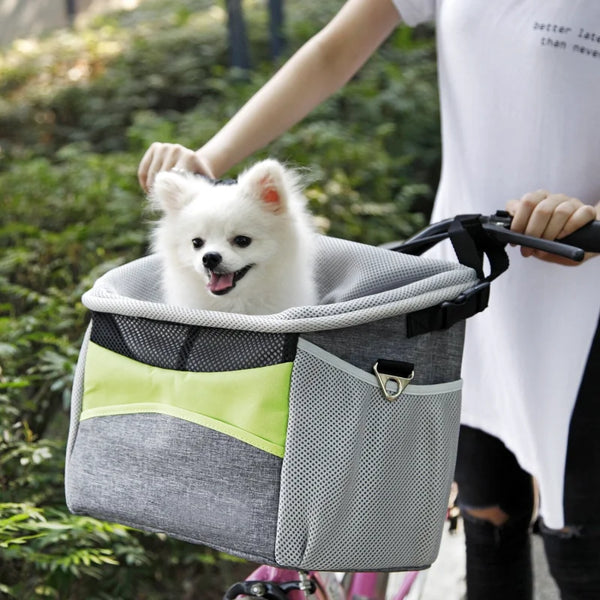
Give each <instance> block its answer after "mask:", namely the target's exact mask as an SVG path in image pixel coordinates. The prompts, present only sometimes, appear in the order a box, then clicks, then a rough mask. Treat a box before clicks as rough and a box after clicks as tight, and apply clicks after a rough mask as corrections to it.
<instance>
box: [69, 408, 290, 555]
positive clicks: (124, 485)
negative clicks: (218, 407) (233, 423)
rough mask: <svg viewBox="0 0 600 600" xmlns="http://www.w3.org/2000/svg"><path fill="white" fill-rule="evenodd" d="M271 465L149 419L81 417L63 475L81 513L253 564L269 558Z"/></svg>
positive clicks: (204, 432) (212, 436)
mask: <svg viewBox="0 0 600 600" xmlns="http://www.w3.org/2000/svg"><path fill="white" fill-rule="evenodd" d="M280 470H281V459H280V458H278V457H276V456H273V455H271V454H267V453H266V452H261V451H260V450H258V449H256V448H254V447H253V446H249V445H248V444H244V443H243V442H240V441H238V440H236V439H233V438H231V437H229V436H226V435H223V434H220V433H218V432H215V431H212V430H210V429H206V428H204V427H201V426H199V425H195V424H193V423H189V422H187V421H182V420H181V419H176V418H173V417H169V416H165V415H157V414H136V415H119V416H114V417H97V418H93V419H86V420H84V421H81V423H80V424H79V430H78V433H77V438H76V440H75V444H74V447H73V451H72V453H71V456H70V464H69V471H68V476H67V478H66V497H67V503H68V506H69V509H70V510H71V511H72V512H74V513H79V514H89V515H93V516H95V517H97V518H101V519H105V520H107V521H116V522H119V523H123V524H125V525H130V526H132V527H136V528H140V529H146V530H149V531H163V532H166V533H168V534H169V535H171V536H173V537H177V538H180V539H184V540H187V541H190V542H194V543H197V544H209V545H210V546H212V547H214V548H218V549H221V550H224V551H226V552H231V553H235V554H237V555H240V556H243V557H245V558H249V559H251V560H255V561H259V562H267V563H272V562H273V561H274V546H275V529H276V517H277V506H278V493H279V476H280Z"/></svg>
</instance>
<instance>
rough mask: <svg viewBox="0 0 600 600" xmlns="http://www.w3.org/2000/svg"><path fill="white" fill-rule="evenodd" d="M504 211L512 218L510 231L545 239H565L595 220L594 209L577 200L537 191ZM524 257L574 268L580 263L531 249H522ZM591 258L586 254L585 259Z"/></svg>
mask: <svg viewBox="0 0 600 600" xmlns="http://www.w3.org/2000/svg"><path fill="white" fill-rule="evenodd" d="M506 209H507V211H508V212H509V213H510V214H511V215H512V216H513V221H512V225H511V227H510V228H511V230H512V231H516V232H517V233H524V234H526V235H532V236H535V237H540V238H544V239H546V240H556V239H561V238H563V237H566V236H567V235H569V234H571V233H573V232H574V231H576V230H577V229H579V228H580V227H583V226H584V225H586V224H587V223H589V222H590V221H593V220H594V219H597V218H598V216H597V214H596V208H594V207H593V206H591V205H589V204H584V203H583V202H581V200H578V199H577V198H572V197H570V196H566V195H565V194H551V193H550V192H548V191H546V190H538V191H537V192H532V193H529V194H525V195H524V196H523V197H522V198H521V199H520V200H510V201H509V202H508V203H507V205H506ZM521 254H522V255H523V256H525V257H528V256H534V257H536V258H539V259H541V260H545V261H548V262H554V263H558V264H562V265H568V266H574V265H578V264H580V263H578V262H575V261H572V260H569V259H567V258H562V257H560V256H556V255H555V254H551V253H549V252H543V251H542V250H535V249H533V248H526V247H525V246H522V247H521ZM590 256H592V253H589V252H588V253H586V256H585V258H584V260H586V259H587V258H589V257H590Z"/></svg>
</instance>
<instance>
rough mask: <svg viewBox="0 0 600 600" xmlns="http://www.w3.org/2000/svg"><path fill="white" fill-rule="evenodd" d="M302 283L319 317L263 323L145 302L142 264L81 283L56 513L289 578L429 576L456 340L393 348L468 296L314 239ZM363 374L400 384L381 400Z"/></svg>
mask: <svg viewBox="0 0 600 600" xmlns="http://www.w3.org/2000/svg"><path fill="white" fill-rule="evenodd" d="M316 264H317V269H316V270H317V282H318V287H319V294H320V302H321V303H320V304H319V305H316V306H303V307H296V308H291V309H289V310H286V311H284V312H281V313H279V314H275V315H262V316H250V315H240V314H230V313H219V312H210V311H201V310H192V309H186V308H181V307H176V306H170V305H167V304H165V303H163V302H162V299H161V292H160V287H159V283H158V281H159V277H158V276H157V275H158V273H159V270H160V263H159V259H158V257H157V256H154V255H152V256H147V257H144V258H141V259H139V260H137V261H134V262H132V263H128V264H126V265H124V266H121V267H118V268H116V269H114V270H112V271H110V272H108V273H107V274H105V275H104V276H102V277H101V278H100V279H98V280H97V282H96V283H95V284H94V286H93V288H92V289H91V290H90V291H88V292H86V293H85V294H84V296H83V302H84V304H85V306H86V307H87V308H88V309H89V310H90V311H91V315H92V319H91V323H90V326H89V328H88V331H87V333H86V336H85V338H84V342H83V345H82V348H81V354H80V358H79V362H78V366H77V371H76V376H75V383H74V387H73V395H72V408H71V426H70V432H69V443H68V448H67V463H66V464H67V466H66V497H67V504H68V506H69V508H70V510H71V511H72V512H74V513H76V514H86V515H92V516H94V517H97V518H101V519H104V520H108V521H114V522H119V523H122V524H125V525H129V526H133V527H135V528H139V529H143V530H147V531H156V532H164V533H166V534H168V535H170V536H173V537H176V538H180V539H183V540H187V541H190V542H194V543H198V544H203V545H207V546H211V547H213V548H216V549H219V550H222V551H225V552H228V553H231V554H234V555H237V556H241V557H244V558H248V559H250V560H253V561H257V562H261V563H266V564H271V565H280V566H285V567H291V568H302V569H318V570H347V571H350V570H403V569H420V568H425V567H427V566H429V565H430V564H431V563H432V562H433V560H434V559H435V557H436V556H437V553H438V549H439V543H440V539H441V532H442V527H443V523H444V519H445V514H446V509H447V501H448V496H449V490H450V485H451V482H452V476H453V469H454V461H455V455H456V444H457V438H458V428H459V413H460V390H461V382H460V361H461V355H462V342H463V331H464V327H463V323H462V322H459V323H457V324H456V325H454V326H452V327H451V328H449V329H446V330H442V331H434V332H431V333H425V334H422V335H418V336H416V337H411V338H408V337H407V335H406V318H407V316H408V315H410V314H414V313H415V312H417V311H421V310H423V309H426V308H427V307H431V306H436V305H439V304H440V303H442V302H445V301H448V300H452V299H454V298H456V297H457V296H458V295H459V294H461V293H462V292H463V291H465V290H466V289H468V288H470V287H472V286H473V285H474V284H475V283H476V282H477V277H476V275H475V273H474V271H473V270H472V269H469V268H467V267H464V266H462V265H460V264H454V263H446V262H441V261H434V260H428V259H424V258H420V257H413V256H406V255H403V254H398V253H395V252H392V251H389V250H385V249H382V248H376V247H372V246H367V245H362V244H357V243H353V242H348V241H343V240H338V239H334V238H328V237H321V236H320V237H319V238H318V252H317V263H316ZM378 362H379V363H380V364H383V363H385V364H392V365H395V364H402V365H403V364H404V363H410V364H411V365H414V378H413V379H412V381H410V383H409V384H408V385H407V386H406V387H405V388H404V391H402V393H400V392H399V389H398V387H401V385H404V383H406V381H405V379H402V378H401V379H398V378H396V377H395V376H390V379H389V380H388V379H386V378H387V374H386V373H384V374H383V377H382V380H381V382H380V380H379V379H378V377H377V376H376V375H375V374H374V372H373V367H374V365H375V364H376V363H378ZM398 381H400V383H401V385H399V384H398ZM390 386H391V388H394V389H390ZM394 386H397V387H394ZM390 395H395V396H397V398H395V399H392V400H390V399H388V397H389V396H390Z"/></svg>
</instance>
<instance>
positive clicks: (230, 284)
mask: <svg viewBox="0 0 600 600" xmlns="http://www.w3.org/2000/svg"><path fill="white" fill-rule="evenodd" d="M251 268H252V265H247V266H245V267H244V268H243V269H240V270H239V271H234V272H232V273H220V272H218V271H211V270H210V269H207V271H208V276H209V280H208V283H207V284H206V287H207V288H208V290H209V291H210V292H211V293H212V294H215V295H216V296H222V295H223V294H227V293H228V292H230V291H231V290H232V289H233V288H234V287H235V284H236V283H237V282H238V281H239V280H240V279H241V278H242V277H243V276H244V275H245V274H246V273H247V272H248V271H249V270H250V269H251Z"/></svg>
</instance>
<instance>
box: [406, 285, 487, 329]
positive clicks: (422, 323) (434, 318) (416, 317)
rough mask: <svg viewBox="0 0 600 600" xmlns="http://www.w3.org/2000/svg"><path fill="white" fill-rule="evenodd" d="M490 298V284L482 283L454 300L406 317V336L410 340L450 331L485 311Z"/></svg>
mask: <svg viewBox="0 0 600 600" xmlns="http://www.w3.org/2000/svg"><path fill="white" fill-rule="evenodd" d="M489 297H490V282H489V281H481V282H479V283H478V284H477V285H474V286H473V287H472V288H470V289H468V290H466V291H464V292H463V293H462V294H460V295H459V296H457V297H456V298H455V299H454V300H448V301H446V302H442V304H438V305H437V306H431V307H429V308H425V309H423V310H419V311H416V312H414V313H410V314H408V315H407V317H406V336H407V337H409V338H410V337H414V336H416V335H421V334H423V333H429V332H430V331H438V330H440V329H448V328H450V327H452V325H454V324H455V323H458V322H459V321H463V320H465V319H468V318H469V317H472V316H473V315H475V314H477V313H478V312H481V311H483V310H485V309H486V308H487V305H488V301H489Z"/></svg>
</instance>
